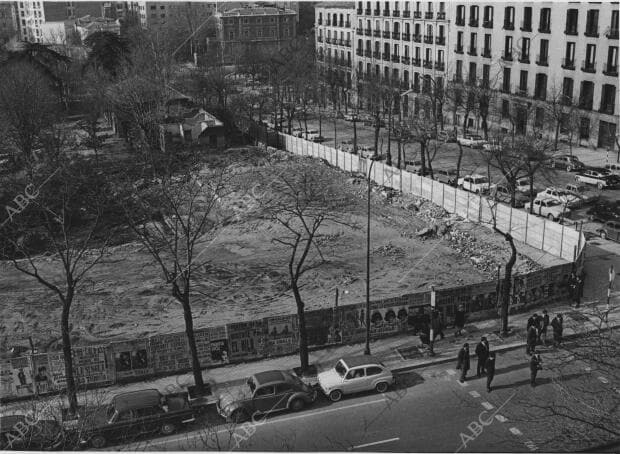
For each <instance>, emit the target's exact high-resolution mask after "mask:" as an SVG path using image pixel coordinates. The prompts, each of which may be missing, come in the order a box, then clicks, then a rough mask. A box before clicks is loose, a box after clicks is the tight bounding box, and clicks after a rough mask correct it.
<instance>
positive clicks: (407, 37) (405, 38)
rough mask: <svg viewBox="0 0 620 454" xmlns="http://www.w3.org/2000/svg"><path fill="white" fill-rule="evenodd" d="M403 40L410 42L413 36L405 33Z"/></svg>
mask: <svg viewBox="0 0 620 454" xmlns="http://www.w3.org/2000/svg"><path fill="white" fill-rule="evenodd" d="M403 39H404V40H405V41H409V40H410V39H411V34H410V33H403Z"/></svg>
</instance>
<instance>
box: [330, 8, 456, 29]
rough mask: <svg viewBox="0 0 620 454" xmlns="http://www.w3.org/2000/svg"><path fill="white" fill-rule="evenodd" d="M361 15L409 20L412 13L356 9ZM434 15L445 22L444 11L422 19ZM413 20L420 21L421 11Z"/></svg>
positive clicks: (429, 16)
mask: <svg viewBox="0 0 620 454" xmlns="http://www.w3.org/2000/svg"><path fill="white" fill-rule="evenodd" d="M362 13H364V15H366V16H384V17H389V16H392V17H401V15H402V17H405V18H409V17H411V13H412V12H411V11H410V10H404V11H400V10H397V9H395V10H392V11H391V12H390V10H389V9H383V10H380V9H376V8H375V9H373V10H371V9H370V8H366V9H360V8H358V9H357V15H358V16H361V15H362ZM435 15H436V18H437V20H445V19H446V13H445V11H439V12H438V13H434V12H433V11H426V12H424V19H426V20H431V19H433V18H434V17H435ZM413 18H414V19H422V11H413ZM319 25H321V23H320V22H319ZM327 25H329V23H328V24H327Z"/></svg>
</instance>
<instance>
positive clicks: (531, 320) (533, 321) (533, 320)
mask: <svg viewBox="0 0 620 454" xmlns="http://www.w3.org/2000/svg"><path fill="white" fill-rule="evenodd" d="M537 318H538V314H536V313H534V315H532V316H531V317H530V318H528V319H527V326H526V327H525V330H526V331H529V330H530V326H534V325H536V319H537Z"/></svg>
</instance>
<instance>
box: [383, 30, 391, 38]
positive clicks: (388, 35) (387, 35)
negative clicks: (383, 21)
mask: <svg viewBox="0 0 620 454" xmlns="http://www.w3.org/2000/svg"><path fill="white" fill-rule="evenodd" d="M383 37H384V38H385V39H389V38H390V32H386V31H384V32H383Z"/></svg>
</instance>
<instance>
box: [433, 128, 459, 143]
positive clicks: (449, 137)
mask: <svg viewBox="0 0 620 454" xmlns="http://www.w3.org/2000/svg"><path fill="white" fill-rule="evenodd" d="M437 140H441V141H442V142H446V143H452V142H456V133H455V132H454V131H439V132H438V133H437Z"/></svg>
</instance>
